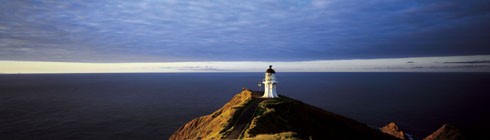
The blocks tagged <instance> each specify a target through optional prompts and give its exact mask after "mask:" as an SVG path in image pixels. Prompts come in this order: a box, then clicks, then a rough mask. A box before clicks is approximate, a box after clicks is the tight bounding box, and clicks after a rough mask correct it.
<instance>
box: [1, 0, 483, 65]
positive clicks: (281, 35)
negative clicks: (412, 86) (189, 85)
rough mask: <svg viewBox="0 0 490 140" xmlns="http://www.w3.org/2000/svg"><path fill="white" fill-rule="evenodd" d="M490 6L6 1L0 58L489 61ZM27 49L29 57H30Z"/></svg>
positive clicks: (318, 0)
mask: <svg viewBox="0 0 490 140" xmlns="http://www.w3.org/2000/svg"><path fill="white" fill-rule="evenodd" d="M489 6H490V2H488V1H485V0H476V1H471V2H462V1H456V0H449V1H447V0H444V1H386V0H372V1H364V2H362V4H359V1H354V0H342V1H338V0H329V1H326V0H313V1H295V0H290V1H272V0H271V1H213V2H209V1H164V0H162V1H155V0H141V1H111V0H109V1H97V2H89V1H43V0H35V1H6V2H4V3H2V5H0V13H9V14H0V54H2V55H0V60H26V61H39V60H42V61H65V62H173V61H310V60H334V59H361V58H399V57H422V56H452V55H482V54H483V55H484V54H489V53H490V49H489V48H488V47H487V46H488V45H490V41H488V39H486V37H487V35H486V34H485V33H487V32H490V16H488V15H489V9H488V7H489ZM26 50H28V51H26Z"/></svg>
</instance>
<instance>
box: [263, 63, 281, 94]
mask: <svg viewBox="0 0 490 140" xmlns="http://www.w3.org/2000/svg"><path fill="white" fill-rule="evenodd" d="M262 83H263V84H264V95H263V96H262V98H278V97H279V96H277V91H276V84H277V80H276V71H274V70H273V69H272V65H269V69H267V71H265V79H264V81H263V82H262Z"/></svg>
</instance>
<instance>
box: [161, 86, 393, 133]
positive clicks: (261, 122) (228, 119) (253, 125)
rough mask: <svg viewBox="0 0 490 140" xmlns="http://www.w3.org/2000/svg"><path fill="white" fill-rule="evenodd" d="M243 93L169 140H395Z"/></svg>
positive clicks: (294, 104)
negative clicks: (239, 139) (240, 139)
mask: <svg viewBox="0 0 490 140" xmlns="http://www.w3.org/2000/svg"><path fill="white" fill-rule="evenodd" d="M261 94H262V93H260V92H253V91H250V90H244V91H242V92H241V93H239V94H237V95H235V96H234V97H233V98H232V99H231V100H230V101H229V102H228V103H226V104H225V105H224V106H223V107H222V108H220V109H218V110H217V111H215V112H213V113H211V114H209V115H206V116H202V117H199V118H196V119H193V120H191V121H189V122H187V123H186V124H185V125H183V126H182V127H180V128H179V129H178V130H177V131H176V132H174V133H173V134H172V136H170V138H169V139H172V140H174V139H175V140H180V139H237V138H243V139H339V140H341V139H398V138H396V137H393V136H391V135H388V134H384V133H382V132H380V131H378V130H376V129H372V128H370V127H368V126H367V125H365V124H362V123H359V122H357V121H355V120H352V119H349V118H346V117H343V116H340V115H337V114H334V113H331V112H328V111H325V110H322V109H320V108H317V107H314V106H311V105H308V104H305V103H302V102H300V101H297V100H294V99H291V98H288V97H285V96H280V97H279V98H275V99H263V98H260V96H261Z"/></svg>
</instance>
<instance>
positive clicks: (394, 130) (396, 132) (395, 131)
mask: <svg viewBox="0 0 490 140" xmlns="http://www.w3.org/2000/svg"><path fill="white" fill-rule="evenodd" d="M379 130H381V132H383V133H386V134H390V135H392V136H395V137H397V138H400V139H404V140H407V139H409V138H408V137H407V136H406V134H405V132H403V131H402V130H400V128H399V127H398V125H396V123H394V122H390V123H389V124H387V125H386V126H384V127H382V128H380V129H379Z"/></svg>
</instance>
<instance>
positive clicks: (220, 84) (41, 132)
mask: <svg viewBox="0 0 490 140" xmlns="http://www.w3.org/2000/svg"><path fill="white" fill-rule="evenodd" d="M263 76H264V73H165V74H164V73H150V74H14V75H0V139H1V140H13V139H46V140H55V139H85V140H93V139H147V140H150V139H167V138H168V137H169V136H170V135H171V134H172V132H174V131H175V130H177V129H178V128H179V127H180V126H181V125H183V124H184V123H186V122H187V121H189V120H191V119H193V118H196V117H199V116H202V115H206V114H209V113H211V112H213V111H214V110H216V109H218V108H220V107H221V106H222V105H223V104H225V103H226V102H227V101H229V100H230V99H231V97H232V96H233V95H235V94H236V93H239V92H240V91H241V89H242V88H243V87H246V88H249V89H252V90H260V87H258V83H259V82H260V81H261V80H262V79H263ZM277 78H278V80H279V83H278V87H277V88H278V89H277V90H278V93H279V94H282V95H286V96H289V97H292V98H295V99H298V100H300V101H303V102H305V103H309V104H312V105H315V106H317V107H320V108H323V109H325V110H327V111H331V112H334V113H337V114H340V115H344V116H346V117H350V118H352V119H355V120H358V121H360V122H363V123H366V124H368V125H369V126H372V127H381V126H383V125H385V124H387V123H389V122H392V121H393V122H397V123H398V124H399V125H400V127H401V128H402V129H404V130H406V131H407V132H408V133H411V134H413V135H415V137H416V138H421V137H425V136H426V135H428V134H430V133H431V132H432V131H435V130H436V129H437V128H439V127H440V126H441V125H442V124H444V123H451V124H453V125H455V126H456V127H459V128H460V129H461V130H462V131H463V133H464V134H465V135H467V136H468V137H469V138H471V139H476V138H477V136H487V135H485V134H486V133H487V129H488V127H489V122H490V109H489V107H490V100H489V99H490V98H489V97H490V73H277ZM487 138H488V136H487Z"/></svg>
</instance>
